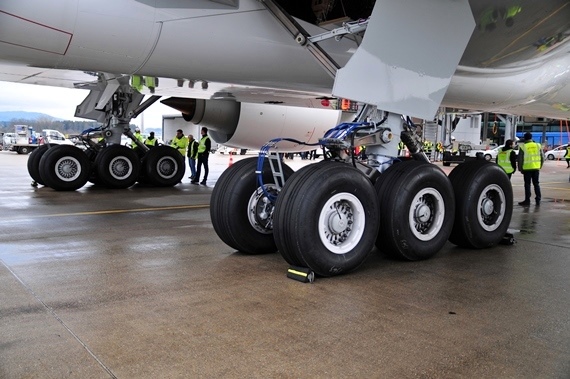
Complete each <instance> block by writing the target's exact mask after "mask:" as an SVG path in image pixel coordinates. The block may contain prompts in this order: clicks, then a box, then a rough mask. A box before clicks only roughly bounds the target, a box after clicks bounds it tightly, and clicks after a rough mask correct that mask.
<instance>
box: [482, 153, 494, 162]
mask: <svg viewBox="0 0 570 379" xmlns="http://www.w3.org/2000/svg"><path fill="white" fill-rule="evenodd" d="M483 158H485V160H486V161H488V162H490V161H491V158H493V157H492V156H491V154H485V155H483Z"/></svg>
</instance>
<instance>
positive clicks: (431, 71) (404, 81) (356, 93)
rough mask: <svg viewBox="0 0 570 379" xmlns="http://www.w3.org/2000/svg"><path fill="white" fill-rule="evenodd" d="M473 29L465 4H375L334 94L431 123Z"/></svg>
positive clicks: (451, 0)
mask: <svg viewBox="0 0 570 379" xmlns="http://www.w3.org/2000/svg"><path fill="white" fill-rule="evenodd" d="M474 27H475V21H474V20H473V15H472V13H471V8H470V6H469V3H468V1H467V0H431V1H425V0H406V1H401V0H377V1H376V5H375V6H374V10H373V12H372V16H371V18H370V22H369V24H368V28H367V29H366V34H365V36H364V40H363V42H362V44H361V45H360V47H359V48H358V50H357V51H356V53H355V54H354V55H353V56H352V58H351V59H350V60H349V61H348V63H347V64H346V66H345V67H344V68H342V69H340V70H339V71H338V73H337V76H336V80H335V83H334V87H333V94H334V95H335V96H338V97H341V98H347V99H351V100H356V101H361V102H363V103H366V104H374V105H376V106H377V107H378V109H382V110H386V111H389V112H394V113H399V114H405V115H409V116H413V117H418V118H422V119H432V118H433V117H434V115H435V114H436V112H437V109H438V107H439V105H440V103H441V100H442V99H443V96H444V95H445V92H446V90H447V87H448V85H449V83H450V81H451V77H452V75H453V73H454V72H455V69H456V67H457V65H458V63H459V60H460V59H461V56H462V55H463V51H464V50H465V47H466V46H467V43H468V42H469V39H470V37H471V33H472V32H473V29H474Z"/></svg>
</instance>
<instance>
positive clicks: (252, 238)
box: [210, 157, 293, 254]
mask: <svg viewBox="0 0 570 379" xmlns="http://www.w3.org/2000/svg"><path fill="white" fill-rule="evenodd" d="M256 168H257V158H255V157H254V158H246V159H242V160H240V161H238V162H236V163H234V164H233V165H232V166H231V167H229V168H228V169H226V170H225V171H224V172H223V173H222V175H220V177H219V179H218V181H217V182H216V186H215V187H214V190H213V191H212V196H211V200H210V217H211V220H212V225H213V226H214V230H215V231H216V233H217V234H218V236H219V237H220V239H221V240H222V241H223V242H224V243H226V244H227V245H228V246H230V247H232V248H234V249H236V250H238V251H241V252H242V253H246V254H266V253H274V252H276V251H277V247H276V245H275V241H274V239H273V229H272V228H271V227H268V228H265V227H264V226H266V225H267V224H264V223H265V222H266V221H270V219H267V218H263V217H259V216H260V215H267V214H270V213H271V209H268V208H264V207H263V205H264V204H266V203H265V202H264V201H263V200H264V199H265V198H266V197H264V196H263V194H262V193H260V192H259V191H260V186H259V184H258V182H257V175H256V174H255V171H256ZM282 168H283V174H284V175H285V180H287V179H288V178H289V177H291V176H292V175H293V170H292V169H291V168H290V167H289V166H287V165H285V164H283V165H282ZM263 181H264V184H266V185H267V186H268V187H269V188H274V186H272V183H273V182H274V180H273V175H272V173H271V168H270V165H269V162H268V160H267V159H266V160H265V162H264V165H263ZM269 226H271V225H269Z"/></svg>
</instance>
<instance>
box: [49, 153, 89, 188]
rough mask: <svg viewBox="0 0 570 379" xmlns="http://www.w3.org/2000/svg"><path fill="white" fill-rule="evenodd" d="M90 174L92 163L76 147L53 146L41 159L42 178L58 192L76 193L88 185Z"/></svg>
mask: <svg viewBox="0 0 570 379" xmlns="http://www.w3.org/2000/svg"><path fill="white" fill-rule="evenodd" d="M90 174H91V161H90V160H89V158H88V157H87V155H86V154H85V153H84V152H83V150H81V149H79V148H78V147H75V146H70V145H57V146H53V147H51V148H49V149H48V150H47V151H46V152H45V153H44V154H43V156H42V157H41V159H40V176H41V178H42V180H43V181H44V183H45V185H46V186H48V187H51V188H53V189H54V190H56V191H75V190H76V189H79V188H81V187H83V186H84V185H85V183H87V179H89V175H90Z"/></svg>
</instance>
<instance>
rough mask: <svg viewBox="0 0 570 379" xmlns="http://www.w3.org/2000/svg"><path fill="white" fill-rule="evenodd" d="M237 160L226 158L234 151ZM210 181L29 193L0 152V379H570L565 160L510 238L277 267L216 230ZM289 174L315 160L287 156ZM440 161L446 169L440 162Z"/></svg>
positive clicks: (569, 208)
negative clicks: (330, 265)
mask: <svg viewBox="0 0 570 379" xmlns="http://www.w3.org/2000/svg"><path fill="white" fill-rule="evenodd" d="M241 158H243V157H242V156H236V157H232V159H233V160H234V161H237V160H238V159H241ZM210 162H211V173H210V177H209V181H208V184H207V186H203V185H193V184H190V179H188V178H187V177H188V176H189V170H187V175H185V179H184V181H183V182H182V183H181V184H178V185H176V186H174V187H172V188H153V187H146V186H139V185H135V186H133V187H131V188H129V189H126V190H109V189H102V188H98V187H96V186H93V185H91V184H88V185H86V186H85V187H83V188H82V189H80V190H78V191H74V192H56V191H53V190H52V189H50V188H45V187H42V186H39V187H32V186H31V185H30V183H31V178H30V177H29V175H28V173H27V169H26V163H27V156H25V155H18V154H16V153H13V152H7V151H4V152H0V216H1V217H0V236H1V240H0V378H2V379H4V378H6V379H11V378H18V379H19V378H58V379H61V378H300V377H309V378H533V379H534V378H570V183H569V176H570V169H566V163H565V162H564V161H562V162H560V161H547V162H546V164H545V166H544V168H543V170H542V171H541V175H540V179H541V188H542V193H543V201H542V204H541V206H540V207H536V206H535V205H534V204H533V205H531V206H530V207H520V206H518V205H516V202H518V201H521V200H523V181H522V175H520V173H515V174H514V175H513V178H512V185H513V190H514V194H515V207H514V212H513V218H512V221H511V225H510V227H511V230H512V231H513V232H514V233H515V239H516V243H515V244H514V245H511V246H506V245H498V246H496V247H493V248H490V249H484V250H471V249H464V248H458V247H456V246H454V245H453V244H451V243H447V244H446V246H445V247H444V248H443V249H442V251H440V252H439V253H438V254H437V255H436V256H435V257H433V258H431V259H429V260H426V261H421V262H402V261H395V260H391V259H389V258H388V257H386V256H384V255H383V254H382V253H381V252H379V251H376V250H375V251H373V252H372V253H371V255H370V256H369V258H368V259H367V260H366V262H365V263H364V264H363V265H362V266H361V267H360V268H359V269H357V270H356V271H354V272H352V273H349V274H346V275H341V276H336V277H332V278H321V277H317V278H316V280H315V282H314V283H301V282H299V281H295V280H292V279H289V278H287V276H286V273H287V268H288V265H287V263H286V262H285V261H284V260H283V258H282V257H281V256H280V255H279V254H278V253H277V254H269V255H256V256H248V255H244V254H240V253H238V252H236V251H234V250H233V249H231V248H230V247H228V246H227V245H225V244H224V243H223V242H221V240H220V239H219V238H218V237H217V235H216V234H215V232H214V230H213V228H212V225H211V222H210V213H209V200H210V195H211V192H212V188H213V186H214V185H215V181H216V179H217V178H218V177H219V175H220V174H221V172H223V170H224V169H225V168H227V167H228V165H229V163H230V162H229V157H228V156H227V155H220V154H214V155H212V156H211V160H210ZM287 163H288V164H291V166H292V168H294V169H298V168H299V167H301V166H302V165H304V164H307V163H310V162H309V161H301V160H300V158H298V157H296V158H295V160H293V161H287ZM442 169H443V170H444V171H445V172H447V173H448V172H449V171H450V170H451V169H453V166H452V167H442Z"/></svg>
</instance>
